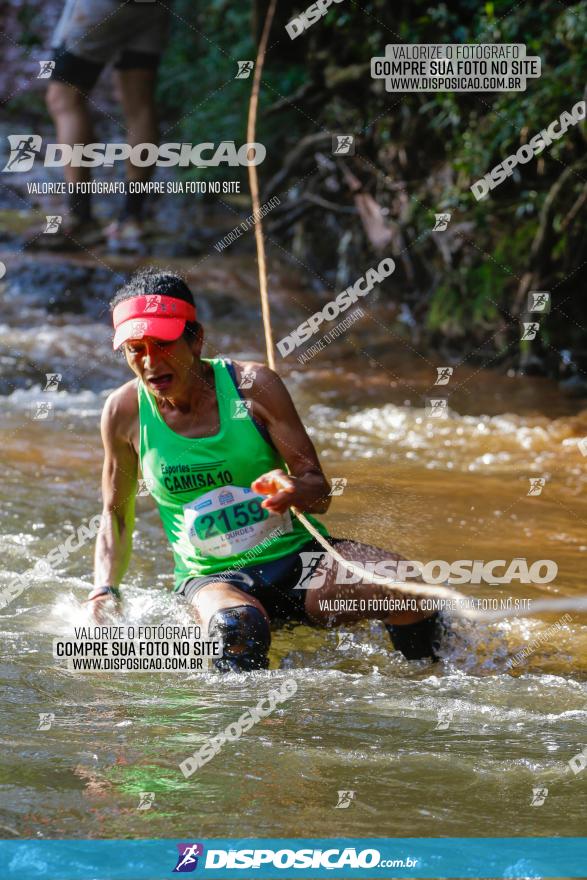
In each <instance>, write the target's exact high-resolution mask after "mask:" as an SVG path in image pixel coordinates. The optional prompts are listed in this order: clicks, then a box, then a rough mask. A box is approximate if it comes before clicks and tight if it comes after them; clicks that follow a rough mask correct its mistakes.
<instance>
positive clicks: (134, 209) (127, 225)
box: [106, 52, 158, 250]
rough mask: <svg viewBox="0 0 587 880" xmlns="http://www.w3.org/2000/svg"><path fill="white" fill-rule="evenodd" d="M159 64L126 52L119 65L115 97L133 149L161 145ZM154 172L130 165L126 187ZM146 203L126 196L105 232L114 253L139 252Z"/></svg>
mask: <svg viewBox="0 0 587 880" xmlns="http://www.w3.org/2000/svg"><path fill="white" fill-rule="evenodd" d="M157 62H158V56H156V55H152V56H149V55H147V54H146V53H145V54H143V53H139V52H125V53H124V54H123V57H122V59H121V61H120V63H119V64H117V65H116V70H115V72H114V82H115V87H116V94H117V97H118V99H119V101H120V104H121V106H122V111H123V113H124V118H125V121H126V129H127V142H128V143H129V144H130V145H131V146H132V147H134V146H136V145H137V144H143V143H149V144H156V143H158V125H157V107H156V104H155V84H156V78H157ZM133 65H137V66H133ZM139 65H144V66H139ZM154 168H155V166H154V165H148V166H145V167H142V166H138V165H133V164H132V163H131V162H127V163H126V179H127V184H128V183H130V182H131V181H133V182H135V181H136V182H143V181H147V180H149V179H150V177H151V176H152V174H153V171H154ZM144 203H145V195H144V193H132V192H127V194H126V196H125V200H124V204H123V208H122V211H121V213H120V215H119V217H118V219H117V220H115V221H114V222H113V223H111V224H110V225H109V226H108V227H107V229H106V235H107V236H108V243H109V246H110V247H111V248H112V249H114V250H116V249H120V250H127V249H131V250H135V249H137V250H138V249H140V240H141V237H142V234H143V226H142V220H143V207H144Z"/></svg>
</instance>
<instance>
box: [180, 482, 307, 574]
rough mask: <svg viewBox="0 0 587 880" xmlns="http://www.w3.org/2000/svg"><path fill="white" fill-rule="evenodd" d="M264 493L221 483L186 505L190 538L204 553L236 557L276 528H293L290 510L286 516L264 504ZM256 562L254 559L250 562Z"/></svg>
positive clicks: (284, 529)
mask: <svg viewBox="0 0 587 880" xmlns="http://www.w3.org/2000/svg"><path fill="white" fill-rule="evenodd" d="M264 498H265V496H264V495H256V494H255V493H254V492H253V490H252V489H245V488H244V487H241V486H222V487H221V488H218V489H212V490H211V491H210V492H206V494H205V495H200V497H199V498H197V499H196V500H195V501H190V503H189V504H184V506H183V516H184V521H185V524H186V528H187V531H188V535H189V538H190V541H191V542H192V544H193V545H194V547H197V548H198V550H200V551H201V552H202V553H203V554H204V556H216V557H219V558H222V557H225V556H234V554H236V553H243V552H244V551H245V550H250V549H251V548H252V547H255V546H256V545H257V544H260V543H261V541H263V540H264V539H265V538H268V537H269V536H270V535H272V536H273V537H275V531H276V529H281V531H282V532H291V531H293V526H292V523H291V515H290V512H289V510H288V511H286V512H285V514H283V516H276V515H275V514H270V513H269V511H267V510H265V508H264V507H261V501H263V500H264ZM251 564H254V560H252V561H251Z"/></svg>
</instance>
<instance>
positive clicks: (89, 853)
mask: <svg viewBox="0 0 587 880" xmlns="http://www.w3.org/2000/svg"><path fill="white" fill-rule="evenodd" d="M0 865H1V866H2V880H5V878H15V880H16V878H18V880H22V878H24V877H43V878H45V880H164V878H167V877H174V876H176V875H177V874H192V873H193V874H194V875H195V876H197V875H200V876H202V875H203V876H207V877H218V878H219V880H223V878H236V877H244V878H250V877H259V878H281V877H283V878H289V877H297V878H300V880H304V878H308V880H311V878H314V877H330V878H332V880H334V878H339V877H340V878H345V877H361V878H363V880H367V878H375V877H404V878H410V877H414V878H420V877H428V878H431V880H434V878H445V877H446V878H465V877H479V878H498V877H516V878H542V877H560V878H566V877H586V876H587V837H482V838H481V837H477V838H445V837H442V838H419V837H413V838H410V837H403V838H389V837H385V838H378V837H374V838H361V839H359V838H328V839H320V838H316V839H310V838H299V839H281V838H280V839H272V838H257V839H255V838H248V839H230V840H227V839H218V840H215V839H211V840H185V839H184V840H183V841H174V840H19V841H14V840H3V841H0Z"/></svg>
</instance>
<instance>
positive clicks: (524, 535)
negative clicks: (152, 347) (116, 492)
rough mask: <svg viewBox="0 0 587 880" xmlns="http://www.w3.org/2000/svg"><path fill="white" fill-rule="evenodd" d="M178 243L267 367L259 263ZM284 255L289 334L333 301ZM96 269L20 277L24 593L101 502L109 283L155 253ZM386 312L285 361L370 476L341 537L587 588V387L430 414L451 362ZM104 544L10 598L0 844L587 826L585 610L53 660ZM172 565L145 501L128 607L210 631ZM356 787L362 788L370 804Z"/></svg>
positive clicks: (13, 383) (8, 325)
mask: <svg viewBox="0 0 587 880" xmlns="http://www.w3.org/2000/svg"><path fill="white" fill-rule="evenodd" d="M166 262H167V263H170V262H173V264H174V265H175V266H178V267H179V268H180V269H182V268H183V269H184V270H186V271H188V273H189V278H190V282H191V284H192V289H193V290H194V291H195V292H196V296H197V301H198V304H199V307H200V310H201V315H202V318H203V321H204V323H205V326H206V329H207V339H208V342H207V347H206V349H205V352H204V354H205V355H206V356H212V355H215V354H217V353H218V352H220V353H224V354H227V355H230V356H232V357H234V358H237V359H238V358H249V357H253V358H256V359H263V357H264V355H263V349H262V347H261V346H262V334H261V331H260V319H259V306H258V302H257V292H256V276H255V263H254V259H253V257H252V256H247V255H240V256H236V255H232V254H224V255H223V256H222V258H221V259H220V258H216V260H214V259H208V260H203V261H201V262H200V263H198V261H197V260H194V259H191V260H183V261H182V260H179V259H175V260H173V261H171V260H166ZM271 265H272V274H271V277H270V289H271V291H272V299H273V303H274V320H275V332H276V338H280V336H281V335H283V334H285V333H286V332H288V331H290V330H291V329H292V327H293V326H295V324H297V323H299V321H300V320H301V319H302V317H303V316H304V314H306V312H307V310H308V309H312V310H313V308H314V307H315V306H316V304H317V302H318V301H317V299H316V297H315V296H314V295H312V294H311V293H310V292H308V291H307V290H306V289H305V288H304V286H303V284H302V283H301V282H298V281H296V280H295V279H293V280H292V273H291V270H289V269H284V268H282V267H280V265H279V263H278V261H277V256H276V255H275V256H274V257H272V261H271ZM95 267H96V264H95V262H94V261H91V260H90V261H88V260H85V261H84V260H83V259H78V260H77V262H70V263H69V264H68V266H67V267H65V264H64V263H63V262H62V261H61V260H57V258H48V257H47V258H44V259H43V260H36V261H30V262H26V261H23V260H22V259H19V260H13V261H12V262H9V271H8V273H7V276H6V278H5V279H4V281H3V282H2V283H3V285H4V286H3V292H2V305H3V316H2V323H1V324H0V346H1V352H2V357H1V361H0V378H1V382H2V393H3V395H4V396H3V397H2V410H3V419H2V427H1V430H0V443H1V445H2V449H3V453H4V456H3V457H4V468H3V473H4V478H3V481H2V484H1V486H0V493H1V495H2V506H1V510H2V513H1V516H2V529H1V537H0V542H1V549H2V567H1V580H2V585H4V584H5V583H8V582H9V581H10V579H11V577H12V576H13V575H14V573H18V572H23V571H27V570H29V569H31V568H32V567H33V566H34V565H35V562H36V561H38V560H40V559H42V558H43V557H44V555H45V554H46V553H47V552H48V551H49V550H50V549H51V548H53V547H55V546H57V545H58V544H60V543H62V542H63V540H64V538H65V537H67V535H68V534H69V533H71V532H72V531H74V530H76V529H77V528H78V526H79V525H80V524H81V523H82V522H84V523H85V522H87V521H88V520H89V519H90V518H91V517H92V516H93V515H94V514H95V513H97V512H99V509H100V505H99V478H100V467H101V447H100V441H99V433H98V420H99V414H100V411H101V407H102V405H103V401H104V398H105V396H106V394H107V393H108V391H109V390H110V389H112V388H114V387H116V385H118V384H120V383H121V382H123V381H125V380H126V378H127V372H126V369H127V368H126V366H125V364H124V363H123V362H122V361H121V360H120V359H118V358H116V357H115V356H113V354H112V351H111V348H110V331H109V328H108V323H107V318H106V314H105V310H104V297H107V296H108V295H109V294H110V293H111V290H112V286H113V284H116V281H117V279H116V277H113V275H112V271H120V272H125V271H127V270H128V269H129V268H131V267H130V265H128V264H125V263H124V262H122V263H120V264H118V265H113V264H112V263H110V262H108V261H106V260H103V261H101V265H99V266H98V268H95ZM64 291H67V293H65V292H64ZM373 314H374V315H375V317H376V320H373V319H372V318H370V317H367V318H364V319H362V320H361V321H359V322H358V323H357V324H355V325H354V326H353V327H352V329H351V330H350V331H349V332H348V333H347V334H346V335H345V336H344V337H341V339H339V340H338V341H336V342H333V343H332V344H331V345H330V346H329V347H328V348H327V349H326V350H324V351H322V352H321V353H320V354H318V355H317V356H316V357H315V358H313V359H312V360H311V361H310V362H308V363H307V364H305V365H303V366H302V365H300V364H298V363H297V362H296V361H295V355H293V356H290V358H288V359H287V360H286V361H285V362H280V364H279V369H280V372H281V373H282V375H283V376H284V377H285V378H286V381H287V383H288V386H289V388H290V390H291V392H292V395H293V397H294V399H295V401H296V403H297V405H298V407H299V410H300V412H301V414H302V417H303V419H304V422H305V424H306V425H307V426H308V428H309V431H310V433H311V435H312V438H313V440H314V442H315V444H316V446H317V449H318V451H319V453H320V455H321V459H322V461H323V464H324V467H325V470H326V472H327V474H328V476H329V477H334V476H341V477H346V478H347V480H348V484H347V487H346V489H345V491H344V494H343V495H341V496H340V497H337V498H335V499H334V502H333V505H332V507H331V513H329V514H328V516H327V517H326V518H325V521H326V523H327V525H328V526H329V528H330V530H331V532H332V533H333V534H335V535H341V536H347V537H351V538H355V539H358V540H364V541H368V542H370V543H372V544H376V545H379V546H381V547H385V548H389V549H393V550H395V551H398V552H401V553H403V554H404V555H405V556H406V557H408V558H411V559H418V560H422V561H427V560H433V559H444V560H456V559H483V560H489V559H507V560H510V559H514V558H516V557H526V558H527V559H528V561H534V560H537V559H545V558H546V559H553V560H555V561H556V563H557V565H558V568H559V574H558V576H557V578H556V580H555V581H554V582H553V583H551V584H545V585H535V586H533V585H529V584H522V585H520V584H518V583H516V582H514V583H513V584H512V585H501V586H493V587H491V586H486V585H481V586H465V587H462V588H461V590H462V591H463V592H465V593H467V594H471V595H475V596H479V597H499V598H503V597H508V596H513V597H516V598H530V599H537V598H543V597H546V596H572V595H578V594H581V593H584V592H585V580H584V574H585V566H584V560H585V556H586V552H587V536H586V534H585V522H586V520H587V505H586V502H585V493H584V488H585V481H586V478H585V463H586V461H587V459H586V458H584V457H583V456H582V455H581V453H580V450H579V448H578V446H577V441H578V440H579V439H580V438H581V437H583V436H585V435H587V411H585V410H584V409H582V405H581V401H576V400H574V401H573V400H566V399H564V398H562V397H561V396H560V394H559V393H558V391H557V389H556V387H555V386H554V384H552V383H550V382H549V381H548V380H545V379H531V378H515V377H506V376H500V375H497V374H496V373H493V372H488V371H481V370H478V369H476V368H474V367H466V366H461V367H459V366H457V367H456V368H455V372H454V375H453V378H452V379H451V386H449V388H452V389H454V392H453V393H451V398H450V406H451V409H450V412H449V417H448V418H447V419H446V420H436V419H434V420H433V419H430V418H427V417H426V416H425V412H424V409H423V400H424V398H425V397H426V396H427V395H428V396H436V395H435V392H437V391H438V390H439V389H434V388H433V381H434V378H435V376H436V367H437V366H439V365H441V364H442V361H440V360H439V359H438V358H430V357H429V356H424V355H422V354H421V353H418V352H417V351H416V350H415V349H413V348H412V346H411V344H409V343H408V341H407V338H406V339H405V340H404V341H402V339H401V338H400V337H399V336H398V335H394V334H392V333H390V332H389V331H388V330H387V329H386V328H387V327H388V326H389V322H390V316H389V313H388V311H387V310H386V307H385V306H384V304H382V303H378V304H377V303H375V302H374V303H373ZM292 315H293V316H294V317H292ZM46 373H59V374H61V377H62V378H61V380H60V385H59V387H60V389H61V390H60V391H59V392H57V393H54V392H53V393H51V392H44V391H42V390H41V389H42V387H43V386H44V384H45V374H46ZM443 390H446V389H443ZM47 402H50V403H52V404H53V408H52V410H51V412H50V416H49V417H48V418H39V417H38V416H39V414H40V413H42V412H43V404H44V403H47ZM583 404H584V401H583ZM534 477H544V478H546V483H545V486H544V489H543V492H542V494H541V495H540V496H539V497H532V496H528V495H527V492H528V489H529V480H530V478H534ZM91 553H92V546H91V544H87V545H86V546H85V547H84V548H82V549H81V550H79V551H77V552H76V553H74V554H72V555H71V556H70V557H69V558H68V560H67V561H66V562H65V563H63V564H62V565H61V566H60V567H58V568H57V569H56V570H55V572H54V573H53V574H52V575H51V576H50V577H47V576H41V575H39V574H38V573H34V572H33V573H29V575H28V576H27V577H28V582H29V587H28V589H27V590H26V591H25V592H24V593H23V594H22V595H21V596H20V597H19V598H18V599H15V600H14V601H13V602H12V603H11V604H10V605H9V606H8V607H6V608H5V609H4V610H3V611H2V612H0V614H1V618H2V623H1V627H2V662H1V667H0V676H1V682H2V690H3V694H4V699H3V702H2V708H1V713H2V740H3V749H2V756H1V765H2V791H3V794H2V807H1V813H0V825H1V836H2V837H10V836H21V837H40V838H57V837H69V838H95V837H126V838H134V837H137V838H141V837H142V838H147V837H149V838H150V837H172V838H177V839H181V838H185V839H205V838H206V837H233V838H239V839H240V838H245V837H248V836H267V837H273V836H275V837H280V836H282V837H304V836H310V837H312V836H324V837H328V836H336V837H345V836H373V835H377V836H392V837H393V836H400V837H412V836H413V837H418V836H485V835H488V836H510V835H583V834H584V833H585V818H584V817H585V794H586V783H587V772H583V773H578V774H574V773H573V772H571V771H570V770H569V767H568V761H569V760H570V759H571V758H572V757H573V756H575V755H577V753H579V752H580V751H581V749H582V748H583V746H584V745H585V744H587V734H586V732H585V731H586V728H585V722H586V719H587V701H586V698H587V684H586V682H587V675H586V672H587V628H586V625H585V624H586V620H585V615H583V616H581V615H580V614H578V613H576V612H571V616H572V620H570V621H569V620H568V619H567V620H566V622H563V623H562V624H560V625H559V626H555V628H554V629H552V627H553V624H556V623H557V621H560V617H561V614H560V613H555V614H550V615H542V616H541V617H540V618H532V617H524V618H521V619H515V620H506V621H502V622H500V623H497V624H492V625H478V626H472V625H471V624H468V623H464V622H462V621H455V622H454V624H453V627H452V631H451V634H450V636H449V638H448V640H447V642H446V644H445V645H444V648H443V659H442V662H441V663H439V664H436V665H435V666H433V667H432V666H430V665H428V664H426V663H408V662H406V661H405V660H403V659H402V657H401V656H400V655H399V654H397V653H394V652H392V651H391V650H390V645H389V641H388V638H387V636H386V635H385V636H384V635H383V634H382V632H381V628H380V626H379V625H378V624H375V623H372V624H362V625H359V626H356V627H353V628H346V629H345V632H346V633H348V638H346V639H343V640H339V639H337V637H336V633H335V632H334V631H317V630H312V629H310V628H308V627H303V626H297V627H294V628H291V629H287V630H281V631H280V632H278V633H275V634H274V639H273V646H272V651H271V670H270V671H269V672H267V673H257V674H253V675H247V676H242V677H239V676H234V675H228V676H219V675H215V674H196V673H193V674H189V673H181V674H168V675H163V674H124V675H121V674H115V673H102V674H96V675H86V676H82V675H72V674H70V673H68V672H66V671H65V670H64V669H63V668H60V667H57V666H56V664H55V661H54V660H53V659H52V640H53V638H54V637H56V636H57V635H70V634H72V632H73V627H74V626H76V625H79V624H80V623H83V622H84V621H85V620H86V618H85V612H84V610H83V606H82V605H81V602H82V600H83V599H84V598H85V595H86V589H87V585H88V582H89V578H90V574H91ZM170 585H171V565H170V554H169V551H168V550H167V549H166V546H165V543H164V540H163V533H162V529H161V527H160V524H159V520H158V516H157V513H156V511H155V510H154V507H153V504H152V502H151V500H150V498H148V497H146V498H142V497H141V498H139V499H138V500H137V525H136V534H135V542H134V556H133V560H132V564H131V568H130V570H129V573H128V575H127V578H126V580H125V586H124V595H125V598H126V608H125V619H126V620H127V621H128V622H133V623H143V624H156V623H161V622H174V623H187V622H188V618H187V617H186V611H185V610H184V609H183V608H182V607H180V606H179V604H178V603H177V602H176V601H174V599H173V598H172V596H171V595H170V593H169V587H170ZM549 629H550V632H549ZM536 640H537V641H536ZM530 643H535V649H534V650H533V652H532V653H531V654H530V655H529V656H528V657H527V658H526V660H525V661H524V662H523V663H522V664H521V665H520V666H517V667H515V668H514V669H511V670H509V671H508V664H507V660H508V657H511V656H513V655H514V654H516V653H517V652H518V651H520V650H521V649H522V648H524V647H525V646H526V645H528V644H530ZM292 676H293V677H295V680H296V683H297V692H296V694H295V696H294V697H293V698H291V699H290V700H288V701H287V702H285V703H283V704H282V705H281V706H280V707H279V708H277V710H276V711H274V712H273V713H272V714H271V715H270V716H269V717H267V718H265V719H263V720H261V721H260V722H259V723H258V724H257V725H256V726H254V727H253V728H252V729H251V730H249V731H248V732H247V733H245V734H244V735H243V736H242V738H241V739H240V740H238V741H235V742H229V743H227V744H226V745H225V746H224V747H223V749H222V751H221V752H220V754H218V755H217V756H216V757H215V758H214V759H213V760H212V761H210V762H209V763H208V764H207V765H206V766H205V767H203V768H201V769H200V770H199V771H198V772H197V773H195V774H194V775H193V776H192V777H191V778H189V779H185V778H184V777H183V775H182V774H181V772H180V770H179V766H178V765H179V763H180V762H181V761H182V760H184V759H185V758H186V757H187V756H188V755H189V754H191V753H192V752H194V751H196V750H197V749H198V748H199V747H200V746H201V745H202V744H203V743H204V741H205V740H206V739H207V738H208V737H209V736H211V735H214V734H217V733H219V732H220V731H221V730H223V729H224V728H225V727H226V726H227V725H228V724H230V723H231V722H233V721H235V720H236V719H237V718H238V717H239V715H240V714H241V713H242V712H243V711H244V710H245V709H246V708H247V707H250V706H253V705H254V704H255V703H256V702H257V700H259V699H261V698H262V697H264V696H266V695H267V693H268V691H269V690H270V689H271V688H272V687H275V685H276V684H279V683H280V682H283V681H284V680H285V679H286V678H289V677H292ZM40 713H45V714H49V715H51V714H52V715H54V718H53V719H52V721H51V725H50V728H49V729H46V730H39V729H38V727H39V725H40V721H39V715H40ZM442 719H444V721H443V720H442ZM45 726H46V725H45ZM535 788H547V789H548V794H547V796H546V798H545V800H544V802H543V803H542V805H536V806H532V805H531V801H532V798H533V789H535ZM340 791H351V792H354V795H353V796H350V804H348V805H347V806H346V807H337V806H336V805H337V802H338V800H339V798H338V792H340ZM141 792H151V793H153V794H154V800H153V802H152V805H151V806H150V808H149V809H142V810H139V809H138V804H139V799H140V796H141ZM149 797H150V796H149ZM538 800H540V798H538Z"/></svg>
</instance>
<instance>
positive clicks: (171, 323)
mask: <svg viewBox="0 0 587 880" xmlns="http://www.w3.org/2000/svg"><path fill="white" fill-rule="evenodd" d="M195 320H196V308H195V306H193V305H190V303H187V302H184V300H182V299H175V297H173V296H163V295H162V294H159V293H146V294H145V295H144V296H133V297H132V299H125V300H123V302H121V303H119V304H118V305H117V306H115V308H114V311H113V313H112V321H113V324H114V330H115V333H114V340H113V343H112V346H113V348H115V349H116V348H120V346H121V345H122V343H123V342H126V341H127V340H129V339H142V337H143V336H153V337H155V339H163V340H165V342H170V341H171V340H173V339H179V337H180V336H181V334H182V333H183V331H184V327H185V324H186V321H195Z"/></svg>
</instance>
